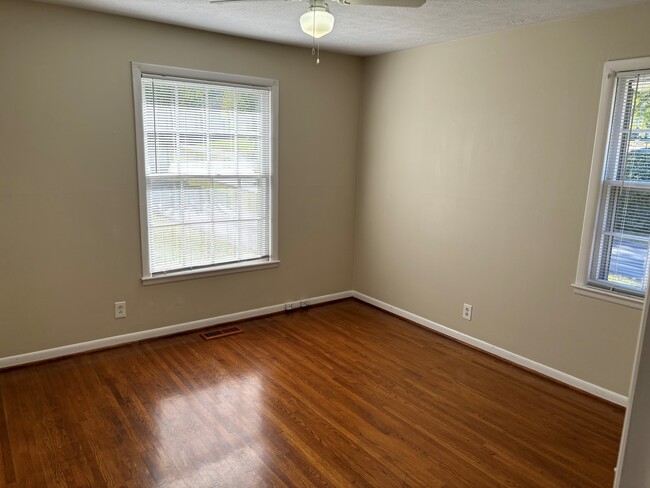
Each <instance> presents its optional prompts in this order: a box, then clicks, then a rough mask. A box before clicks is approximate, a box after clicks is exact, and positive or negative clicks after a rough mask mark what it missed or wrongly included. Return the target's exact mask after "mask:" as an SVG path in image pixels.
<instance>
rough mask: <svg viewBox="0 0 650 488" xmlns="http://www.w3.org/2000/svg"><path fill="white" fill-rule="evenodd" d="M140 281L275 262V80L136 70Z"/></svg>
mask: <svg viewBox="0 0 650 488" xmlns="http://www.w3.org/2000/svg"><path fill="white" fill-rule="evenodd" d="M133 90H134V100H135V115H136V130H137V141H138V175H139V178H138V180H139V189H140V221H141V232H142V255H143V260H142V261H143V280H144V281H145V282H157V281H170V280H174V279H185V278H187V277H196V275H197V274H198V273H201V276H203V275H206V274H209V273H211V274H222V273H225V272H235V271H244V270H249V269H253V268H259V267H269V266H274V265H277V262H278V261H277V240H276V228H277V224H276V223H277V218H276V215H277V212H276V203H275V202H276V190H275V189H276V186H277V185H276V183H277V182H276V174H277V172H276V170H275V161H276V157H275V147H276V130H277V108H276V107H277V82H275V81H273V80H266V79H260V78H251V77H240V76H233V75H224V74H220V73H209V72H203V71H196V70H185V69H179V68H168V67H163V66H153V65H144V64H139V63H133Z"/></svg>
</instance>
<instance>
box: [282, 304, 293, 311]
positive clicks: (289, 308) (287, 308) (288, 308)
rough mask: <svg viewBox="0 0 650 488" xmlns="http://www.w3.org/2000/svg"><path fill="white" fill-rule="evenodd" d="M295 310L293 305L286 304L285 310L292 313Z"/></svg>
mask: <svg viewBox="0 0 650 488" xmlns="http://www.w3.org/2000/svg"><path fill="white" fill-rule="evenodd" d="M293 308H294V307H293V303H285V304H284V309H285V310H286V311H287V312H290V311H291V310H293Z"/></svg>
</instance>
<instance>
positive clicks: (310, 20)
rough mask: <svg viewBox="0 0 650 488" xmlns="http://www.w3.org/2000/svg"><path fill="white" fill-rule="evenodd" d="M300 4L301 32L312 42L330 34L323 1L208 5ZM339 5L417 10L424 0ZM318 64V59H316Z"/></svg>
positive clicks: (343, 0) (348, 0)
mask: <svg viewBox="0 0 650 488" xmlns="http://www.w3.org/2000/svg"><path fill="white" fill-rule="evenodd" d="M260 1H277V2H302V1H308V2H309V8H308V9H307V12H305V13H304V14H302V15H301V16H300V28H301V29H302V31H303V32H304V33H305V34H307V35H310V36H311V37H313V38H314V40H317V39H320V38H321V37H323V36H325V35H327V34H329V33H330V32H332V29H333V28H334V16H333V15H332V14H331V13H330V9H329V7H328V5H327V3H326V1H325V0H211V1H210V3H236V2H260ZM332 1H333V2H336V3H338V4H339V5H369V6H370V5H372V6H377V7H409V8H417V7H421V6H422V5H424V3H425V1H426V0H332ZM316 52H317V47H316V46H314V47H313V48H312V54H315V53H316ZM316 63H320V57H317V58H316Z"/></svg>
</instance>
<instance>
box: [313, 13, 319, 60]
mask: <svg viewBox="0 0 650 488" xmlns="http://www.w3.org/2000/svg"><path fill="white" fill-rule="evenodd" d="M313 12H314V21H313V22H312V23H311V55H312V56H313V55H314V54H315V55H316V64H320V39H316V10H315V9H314V10H313Z"/></svg>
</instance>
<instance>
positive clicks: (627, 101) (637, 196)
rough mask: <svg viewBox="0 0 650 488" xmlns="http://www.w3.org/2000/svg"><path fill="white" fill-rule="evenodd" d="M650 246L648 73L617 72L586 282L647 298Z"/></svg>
mask: <svg viewBox="0 0 650 488" xmlns="http://www.w3.org/2000/svg"><path fill="white" fill-rule="evenodd" d="M649 241H650V71H645V72H634V73H619V74H618V76H617V80H616V92H615V95H614V107H613V111H612V118H611V127H610V133H609V141H608V145H607V154H606V159H605V168H604V172H603V188H602V194H601V206H600V217H599V226H598V229H597V235H596V240H595V242H594V251H593V255H592V262H591V272H590V281H591V282H592V283H593V284H597V285H600V286H605V287H608V288H610V289H613V290H619V291H625V292H631V293H637V294H639V295H641V294H643V293H645V291H646V289H647V287H648V264H649V263H648V243H649Z"/></svg>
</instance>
